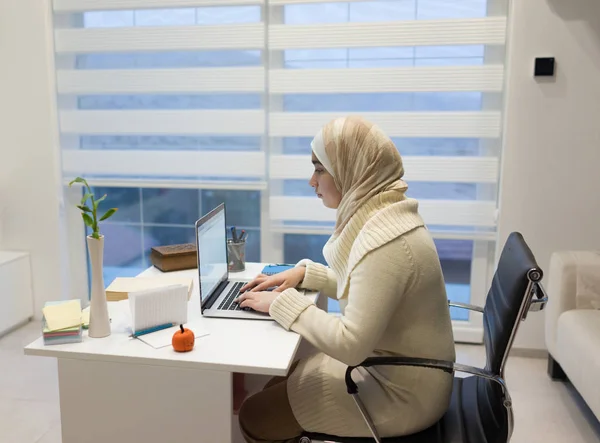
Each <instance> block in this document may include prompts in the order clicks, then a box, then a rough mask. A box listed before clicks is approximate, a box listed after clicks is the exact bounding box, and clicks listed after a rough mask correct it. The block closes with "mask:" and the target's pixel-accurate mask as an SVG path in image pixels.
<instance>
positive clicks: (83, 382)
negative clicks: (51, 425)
mask: <svg viewBox="0 0 600 443" xmlns="http://www.w3.org/2000/svg"><path fill="white" fill-rule="evenodd" d="M58 379H59V390H60V409H61V421H62V438H63V443H121V442H122V443H138V442H140V443H142V442H143V443H165V442H188V443H191V442H194V443H204V442H206V443H217V442H218V443H229V442H231V438H232V433H231V425H232V421H231V408H232V389H231V373H228V372H219V371H203V370H197V369H182V368H173V367H167V366H150V365H143V364H139V365H138V364H123V363H113V362H98V361H88V360H71V359H58Z"/></svg>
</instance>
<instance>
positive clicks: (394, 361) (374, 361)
mask: <svg viewBox="0 0 600 443" xmlns="http://www.w3.org/2000/svg"><path fill="white" fill-rule="evenodd" d="M373 366H415V367H422V368H432V369H439V370H441V371H444V372H447V373H449V374H453V373H454V372H464V373H467V374H472V375H475V376H477V377H483V378H487V379H489V380H494V381H496V382H498V383H499V384H500V385H501V386H502V388H503V389H504V390H506V383H505V382H504V379H503V378H502V377H500V376H499V375H496V374H494V373H492V372H491V371H488V370H487V369H481V368H476V367H475V366H468V365H463V364H461V363H455V362H453V361H450V360H435V359H430V358H417V357H369V358H367V359H366V360H365V361H363V362H362V363H361V364H359V365H357V366H348V368H347V369H346V388H347V389H348V393H349V394H356V393H357V392H358V386H357V385H356V383H355V382H354V380H352V371H354V370H355V369H356V368H358V367H363V368H369V367H373Z"/></svg>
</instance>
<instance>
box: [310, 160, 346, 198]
mask: <svg viewBox="0 0 600 443" xmlns="http://www.w3.org/2000/svg"><path fill="white" fill-rule="evenodd" d="M312 163H313V165H314V166H315V172H313V175H312V177H311V178H310V181H309V182H308V184H309V185H310V186H311V187H313V188H315V192H316V193H317V197H319V198H320V199H321V200H323V204H324V205H325V206H326V207H328V208H331V209H337V208H338V206H339V205H340V201H342V194H341V193H340V191H338V189H337V187H336V186H335V182H334V181H333V177H332V176H331V174H330V173H329V172H327V170H326V169H325V167H324V166H323V165H322V164H321V163H320V162H319V160H318V159H317V157H316V156H315V154H314V153H313V155H312Z"/></svg>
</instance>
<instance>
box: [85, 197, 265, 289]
mask: <svg viewBox="0 0 600 443" xmlns="http://www.w3.org/2000/svg"><path fill="white" fill-rule="evenodd" d="M92 191H93V192H94V193H95V194H96V195H104V194H108V197H107V200H108V201H109V202H110V204H111V205H112V206H116V207H118V208H119V211H117V213H116V214H115V215H114V216H113V217H112V218H110V219H109V220H107V221H106V222H104V224H103V228H102V231H103V233H104V235H105V246H104V249H105V250H104V283H105V285H107V286H108V285H109V284H110V283H111V282H112V281H113V280H114V279H115V277H119V276H120V277H125V276H135V275H137V274H139V273H140V272H142V271H143V270H144V269H146V268H148V267H149V266H150V265H151V261H150V249H151V248H152V247H154V246H164V245H170V244H180V243H194V242H195V232H194V223H195V222H196V220H198V218H200V216H201V215H202V214H205V213H207V212H208V211H210V210H211V209H213V208H215V207H216V206H218V205H219V204H221V203H222V202H225V209H226V214H225V217H226V220H227V223H228V225H230V226H237V227H239V228H240V229H245V230H246V232H247V233H248V240H247V245H246V248H247V249H246V255H247V260H249V261H260V206H259V202H260V195H259V193H258V192H257V191H214V190H203V191H199V190H197V189H160V188H107V187H96V188H93V189H92ZM88 233H89V231H88Z"/></svg>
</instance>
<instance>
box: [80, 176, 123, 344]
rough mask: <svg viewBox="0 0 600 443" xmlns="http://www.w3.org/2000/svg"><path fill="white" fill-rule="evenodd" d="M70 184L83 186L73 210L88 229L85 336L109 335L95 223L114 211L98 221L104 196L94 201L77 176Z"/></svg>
mask: <svg viewBox="0 0 600 443" xmlns="http://www.w3.org/2000/svg"><path fill="white" fill-rule="evenodd" d="M73 183H82V184H83V186H84V187H85V193H84V196H83V198H82V199H81V203H80V204H79V205H77V207H78V208H79V209H80V210H81V217H82V218H83V221H84V223H85V224H86V226H89V227H90V228H91V230H92V233H91V235H88V236H87V245H88V252H89V254H90V262H91V265H92V295H91V299H90V326H89V331H88V335H89V336H90V337H93V338H102V337H107V336H109V335H110V319H109V317H108V305H107V303H106V291H105V290H104V277H103V260H104V236H103V235H102V234H100V228H99V226H98V224H99V223H100V222H101V221H104V220H106V219H107V218H109V217H111V216H112V215H113V214H114V213H115V212H117V208H111V209H109V210H108V211H106V212H105V213H104V214H103V215H102V216H101V217H100V218H98V207H99V206H100V203H102V202H103V201H104V199H106V194H105V195H103V196H102V197H100V198H95V197H94V194H93V193H92V190H91V189H90V186H89V185H88V183H87V181H86V180H85V179H83V178H81V177H77V178H75V179H74V180H73V181H71V182H70V183H69V187H70V186H72V185H73ZM88 200H89V204H88Z"/></svg>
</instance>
